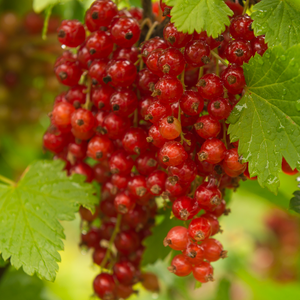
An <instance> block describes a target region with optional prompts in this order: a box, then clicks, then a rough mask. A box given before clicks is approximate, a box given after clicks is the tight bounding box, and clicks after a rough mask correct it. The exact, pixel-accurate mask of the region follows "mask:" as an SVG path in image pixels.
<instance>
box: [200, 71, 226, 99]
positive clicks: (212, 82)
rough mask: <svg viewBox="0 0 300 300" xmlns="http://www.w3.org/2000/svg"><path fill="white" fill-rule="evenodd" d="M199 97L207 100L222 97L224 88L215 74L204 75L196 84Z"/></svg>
mask: <svg viewBox="0 0 300 300" xmlns="http://www.w3.org/2000/svg"><path fill="white" fill-rule="evenodd" d="M197 87H198V91H199V93H200V95H201V96H202V97H203V98H205V99H208V100H211V99H214V98H217V97H220V96H223V94H224V87H223V82H222V80H221V78H220V77H219V76H217V75H215V74H206V75H204V76H202V77H201V79H200V80H199V81H198V83H197Z"/></svg>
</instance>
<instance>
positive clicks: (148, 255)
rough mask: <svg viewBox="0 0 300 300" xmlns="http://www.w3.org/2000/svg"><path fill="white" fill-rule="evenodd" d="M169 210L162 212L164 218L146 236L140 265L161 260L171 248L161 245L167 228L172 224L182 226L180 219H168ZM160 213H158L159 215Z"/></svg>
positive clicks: (171, 226) (167, 230) (172, 225)
mask: <svg viewBox="0 0 300 300" xmlns="http://www.w3.org/2000/svg"><path fill="white" fill-rule="evenodd" d="M170 214H171V212H170V210H165V211H164V212H163V216H164V219H163V220H162V221H161V222H160V223H159V225H157V226H155V227H154V228H153V230H152V235H150V236H149V237H147V238H146V240H145V241H144V245H145V246H146V250H145V252H144V254H143V260H142V265H143V266H146V265H148V264H153V263H155V262H156V261H157V260H158V259H161V260H163V259H164V258H165V257H166V256H167V255H168V254H169V253H170V251H171V250H172V249H171V248H170V247H165V246H164V245H163V240H164V238H165V237H166V236H167V234H168V232H169V230H170V229H171V228H173V227H174V226H183V223H182V221H180V220H178V219H175V218H174V219H170ZM161 216H162V215H159V217H161Z"/></svg>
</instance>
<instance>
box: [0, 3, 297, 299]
mask: <svg viewBox="0 0 300 300" xmlns="http://www.w3.org/2000/svg"><path fill="white" fill-rule="evenodd" d="M91 2H92V1H90V0H89V1H84V0H82V1H80V0H70V1H67V2H65V3H62V4H58V5H56V6H55V7H54V8H53V12H52V13H53V15H54V16H60V17H61V18H62V19H65V18H68V19H73V18H76V19H79V20H83V18H84V12H85V9H86V7H88V6H89V5H90V3H91ZM129 2H130V4H131V5H132V4H133V5H140V1H139V0H129ZM120 5H123V6H126V5H128V1H121V2H120ZM31 10H32V1H31V0H22V1H19V0H9V1H8V0H0V12H4V11H14V12H16V13H17V14H18V15H19V16H24V15H25V14H26V13H27V12H29V11H31ZM48 38H49V36H48ZM39 40H41V38H40V36H39ZM48 41H49V40H48ZM50 41H52V40H51V36H50ZM48 53H49V54H50V55H47V56H39V55H41V53H35V59H36V60H37V61H38V63H37V66H38V67H39V68H40V67H41V65H42V64H43V63H45V60H46V62H47V63H46V65H47V64H48V63H49V65H50V68H49V73H48V74H49V76H51V74H52V65H51V64H52V63H53V61H54V59H55V56H56V53H54V52H52V50H50V51H49V52H48ZM0 59H2V61H3V54H2V53H0ZM24 59H25V66H26V67H24V68H22V72H21V74H22V77H23V78H24V85H22V89H21V93H19V95H18V96H15V97H14V100H13V102H12V101H11V102H10V103H9V104H10V105H12V106H11V107H12V108H13V112H14V113H15V112H16V111H17V108H18V105H17V104H16V103H18V104H22V105H23V107H27V108H28V107H29V108H33V109H36V108H41V109H40V110H39V113H38V114H37V118H35V120H34V121H33V122H29V121H28V122H23V123H21V124H20V125H18V126H13V122H12V119H11V117H12V115H9V118H8V119H6V120H5V122H4V123H3V124H4V129H5V130H1V126H0V171H1V174H2V175H4V176H6V177H9V178H12V179H18V177H19V176H20V175H21V172H22V171H23V170H24V168H25V167H26V166H27V165H28V164H30V163H31V162H32V161H34V160H36V159H43V158H49V154H47V153H43V151H42V135H43V132H44V131H45V130H46V128H47V127H48V125H49V118H48V116H47V112H48V111H49V108H51V105H52V103H53V100H54V97H55V95H56V94H57V93H58V89H54V90H52V91H48V90H47V80H46V77H45V75H44V73H37V74H36V75H34V76H31V77H30V76H28V72H27V71H28V62H29V60H28V58H27V57H25V58H24ZM26 64H27V65H26ZM1 67H2V66H1ZM42 69H45V65H43V67H42ZM52 75H53V74H52ZM24 86H26V87H34V88H35V89H36V91H38V97H37V98H36V99H35V101H32V102H27V101H25V100H24V94H25V93H24V90H25V88H24ZM1 104H2V102H1ZM280 181H281V187H280V189H279V192H278V195H277V196H275V195H273V194H272V193H270V192H269V191H268V190H267V189H262V188H261V187H260V186H259V185H258V184H257V182H256V181H246V182H243V183H241V187H240V188H239V189H238V191H237V192H236V193H228V194H227V195H226V201H229V200H230V204H229V207H230V208H231V210H232V213H231V214H230V215H229V216H228V217H223V218H222V219H221V226H222V229H223V230H224V233H223V234H222V235H219V236H218V239H220V241H221V242H222V244H223V245H224V248H225V249H226V250H228V251H229V252H228V254H229V257H228V259H226V260H222V261H218V262H217V263H215V264H214V266H215V275H216V281H215V282H212V283H208V284H205V285H203V286H202V287H201V288H198V289H195V281H194V280H193V279H192V278H191V277H190V276H189V277H187V278H179V277H176V276H174V275H173V274H171V273H169V272H168V271H167V269H166V266H167V264H168V263H169V261H170V256H167V257H166V258H165V260H159V261H157V262H156V263H155V264H152V265H148V266H146V267H145V270H148V271H151V272H155V273H156V274H157V276H158V277H159V279H160V293H159V294H158V293H151V292H147V291H145V290H144V289H143V288H142V287H141V285H138V286H137V289H140V293H139V295H138V296H135V295H134V296H132V298H131V299H132V300H134V299H136V300H137V299H140V300H150V299H151V300H152V299H158V300H183V299H184V300H193V299H199V300H269V299H270V300H271V299H272V300H274V299H276V300H277V299H285V298H287V299H292V300H294V299H300V285H299V279H297V280H296V281H295V280H294V281H292V282H285V283H283V282H278V281H275V280H273V279H271V278H270V277H268V273H263V274H262V273H260V272H258V270H257V269H255V267H254V266H256V265H257V263H258V264H261V265H262V264H263V263H262V262H264V261H260V260H258V257H259V256H257V252H258V250H259V248H258V245H262V244H266V243H273V242H274V239H275V237H274V235H272V233H271V232H270V230H269V229H268V228H267V226H266V225H265V219H266V217H267V216H268V215H270V212H272V211H273V209H274V208H280V209H282V210H283V211H285V212H287V210H288V208H289V199H290V198H291V195H292V193H293V191H295V190H296V187H297V182H296V176H294V177H291V176H286V175H284V174H282V175H281V178H280ZM161 224H162V223H161ZM63 225H64V228H65V233H66V236H67V239H66V241H65V250H64V251H62V252H61V253H60V254H61V256H62V263H60V271H59V273H58V275H57V279H56V282H55V283H49V282H43V281H40V280H39V279H37V278H36V277H30V276H28V275H26V274H25V273H24V272H23V271H22V270H19V271H16V270H14V269H13V268H10V269H9V270H8V271H6V272H5V273H4V275H3V276H2V277H1V280H0V299H3V300H18V299H22V300H33V299H34V300H39V299H43V300H89V299H91V297H92V293H93V292H92V281H93V279H94V277H95V276H96V275H97V273H99V271H100V270H99V267H96V266H95V265H93V264H92V258H91V252H84V250H82V249H80V248H79V246H78V244H79V241H80V220H79V217H78V218H77V219H76V220H75V221H73V222H71V223H66V222H63ZM298 234H299V232H298ZM159 243H162V241H161V240H160V241H157V240H156V241H151V246H152V251H155V249H156V247H158V244H159ZM298 253H299V251H298ZM282 259H286V257H283V258H282ZM255 262H256V263H255ZM293 262H294V265H295V267H296V268H297V269H300V268H299V266H300V263H299V258H298V261H297V260H295V261H293ZM3 266H4V262H3V261H1V260H0V273H1V270H3ZM1 267H2V268H1Z"/></svg>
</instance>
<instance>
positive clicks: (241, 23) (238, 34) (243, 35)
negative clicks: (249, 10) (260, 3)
mask: <svg viewBox="0 0 300 300" xmlns="http://www.w3.org/2000/svg"><path fill="white" fill-rule="evenodd" d="M252 22H253V20H252V19H251V18H250V17H249V16H248V15H247V14H245V15H242V16H237V17H235V18H233V19H231V24H230V27H229V29H230V34H231V35H232V37H233V38H234V39H244V40H248V41H250V40H252V39H254V38H255V36H254V32H253V28H252Z"/></svg>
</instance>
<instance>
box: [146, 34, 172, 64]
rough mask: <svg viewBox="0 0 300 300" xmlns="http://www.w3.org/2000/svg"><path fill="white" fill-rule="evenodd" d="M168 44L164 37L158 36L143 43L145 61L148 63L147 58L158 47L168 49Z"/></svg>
mask: <svg viewBox="0 0 300 300" xmlns="http://www.w3.org/2000/svg"><path fill="white" fill-rule="evenodd" d="M167 48H168V44H167V43H166V41H165V40H164V39H161V38H160V37H158V36H156V37H154V38H152V39H150V40H148V41H146V42H144V43H143V44H142V48H141V53H142V58H143V61H144V63H146V61H147V58H148V56H149V54H150V53H152V52H153V51H154V50H156V49H167Z"/></svg>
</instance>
